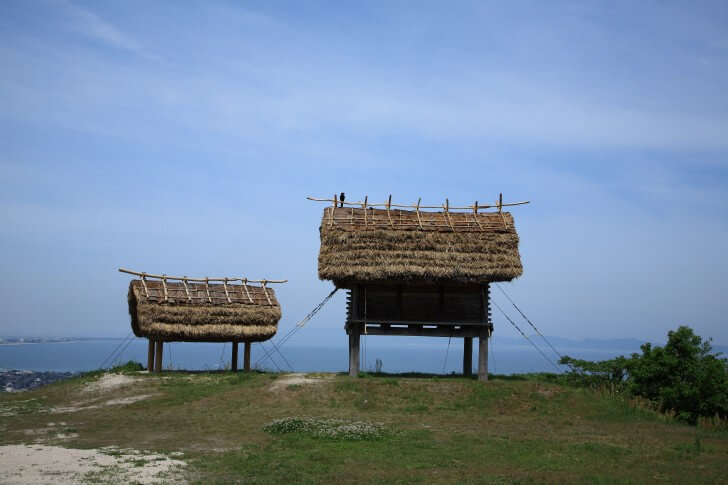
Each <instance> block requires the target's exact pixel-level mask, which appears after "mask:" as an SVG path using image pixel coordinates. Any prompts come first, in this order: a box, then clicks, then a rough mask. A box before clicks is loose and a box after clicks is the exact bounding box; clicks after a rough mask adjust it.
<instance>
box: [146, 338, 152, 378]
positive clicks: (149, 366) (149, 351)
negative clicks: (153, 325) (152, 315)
mask: <svg viewBox="0 0 728 485" xmlns="http://www.w3.org/2000/svg"><path fill="white" fill-rule="evenodd" d="M147 372H154V340H152V339H149V346H148V347H147Z"/></svg>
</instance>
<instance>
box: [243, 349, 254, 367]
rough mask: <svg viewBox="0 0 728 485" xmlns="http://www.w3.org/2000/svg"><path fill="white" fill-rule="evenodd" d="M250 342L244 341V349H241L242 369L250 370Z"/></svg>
mask: <svg viewBox="0 0 728 485" xmlns="http://www.w3.org/2000/svg"><path fill="white" fill-rule="evenodd" d="M251 345H252V344H251V343H250V342H245V349H244V350H243V370H244V371H245V372H250V346H251Z"/></svg>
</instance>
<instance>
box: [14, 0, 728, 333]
mask: <svg viewBox="0 0 728 485" xmlns="http://www.w3.org/2000/svg"><path fill="white" fill-rule="evenodd" d="M727 26H728V4H726V3H725V2H656V3H652V2H646V1H645V2H610V3H596V2H563V3H562V2H484V1H483V2H421V1H417V2H414V1H412V2H245V3H243V2H199V3H198V2H185V3H183V4H180V3H178V2H164V1H156V2H147V1H140V2H133V1H127V2H80V1H74V2H72V1H66V0H58V1H4V2H2V3H0V66H2V76H0V106H2V108H0V227H1V228H2V231H1V232H0V271H1V272H2V277H1V278H0V294H2V297H1V299H0V301H1V302H2V306H3V311H2V313H1V314H0V334H2V335H119V336H123V335H126V334H127V333H128V331H129V321H128V315H127V310H126V299H125V297H126V287H127V285H128V280H129V278H127V277H126V276H124V275H121V274H119V273H117V272H116V269H117V268H118V267H120V266H125V267H130V268H133V269H138V270H144V271H148V272H164V273H167V274H187V275H190V276H193V275H194V276H205V275H209V276H232V275H241V274H242V275H245V276H248V277H251V278H259V277H267V278H288V279H289V280H290V282H289V283H288V284H286V285H282V286H281V287H279V288H278V293H279V298H280V300H281V302H282V304H283V312H284V317H283V320H282V322H281V328H282V330H283V331H285V330H287V329H288V328H290V327H291V326H292V325H294V324H295V323H296V322H297V321H298V320H300V318H302V317H303V316H304V315H305V314H306V313H307V312H308V311H309V310H310V309H311V308H312V307H313V306H314V305H315V304H317V303H318V301H320V300H321V299H322V298H323V297H324V296H325V295H326V294H327V293H328V291H329V290H330V288H331V284H330V283H329V282H320V281H319V280H318V278H317V271H316V269H317V268H316V266H317V252H318V224H319V220H320V216H321V211H322V206H321V205H319V204H316V203H313V202H308V201H306V199H305V198H306V196H309V195H311V196H330V195H331V194H333V193H335V192H341V191H345V192H346V193H347V195H348V197H349V198H350V199H356V200H359V199H361V198H362V197H363V196H364V195H368V196H369V198H370V200H384V199H385V198H386V197H387V196H388V195H389V194H393V198H394V200H395V201H399V202H414V201H416V200H417V198H418V197H422V198H423V202H427V203H434V204H438V203H442V202H443V201H444V199H445V197H448V198H449V200H450V201H451V203H453V204H458V205H459V204H463V205H465V204H470V203H472V202H473V201H475V200H478V201H481V202H485V201H488V200H494V199H495V198H496V197H497V194H498V193H499V192H503V193H504V197H505V199H506V200H524V199H526V200H531V201H532V203H531V204H530V205H528V206H524V207H518V208H515V209H514V210H513V214H514V216H515V219H516V225H517V228H518V231H519V233H520V236H521V254H522V257H523V262H524V274H523V276H522V277H521V278H520V279H518V280H517V281H515V282H514V283H512V284H508V285H506V286H505V288H506V290H507V291H509V292H510V293H511V294H512V296H513V297H514V299H515V300H516V301H517V302H518V303H519V304H520V305H521V306H522V308H523V309H524V310H525V311H526V313H527V314H528V315H529V317H531V319H532V320H533V321H534V322H535V323H536V324H537V325H539V326H540V328H541V330H542V331H543V332H544V333H547V334H551V335H559V336H564V337H571V338H587V337H596V338H611V337H635V338H643V339H651V340H657V341H659V340H664V338H665V334H666V333H667V331H668V330H670V329H674V328H676V327H677V326H678V325H680V324H689V325H691V326H693V327H694V328H695V329H696V331H697V332H698V333H699V334H700V335H703V336H705V337H708V336H712V337H714V338H715V340H716V341H717V342H719V343H725V342H728V326H727V325H726V315H728V299H727V298H726V297H725V295H726V294H728V283H726V276H725V275H726V274H728V251H727V249H726V248H728V190H727V189H728V90H726V86H728V27H727ZM495 296H496V297H497V296H498V295H497V294H496V295H495ZM499 301H500V300H499ZM343 317H344V302H343V295H338V296H337V298H336V299H335V300H333V301H332V303H331V304H330V306H329V307H327V308H326V310H325V311H324V312H323V313H322V314H321V316H320V317H317V319H316V320H315V321H313V322H312V323H311V325H315V326H317V327H320V328H331V333H330V335H331V339H332V341H338V340H340V341H341V343H342V345H343V344H344V342H345V334H344V331H343V328H342V327H343ZM494 318H495V324H496V332H501V334H502V335H507V336H513V335H514V334H515V333H514V330H513V329H512V328H510V325H508V324H507V322H505V321H504V320H503V318H502V317H501V316H500V315H499V314H498V313H497V312H496V313H494ZM496 335H497V334H496Z"/></svg>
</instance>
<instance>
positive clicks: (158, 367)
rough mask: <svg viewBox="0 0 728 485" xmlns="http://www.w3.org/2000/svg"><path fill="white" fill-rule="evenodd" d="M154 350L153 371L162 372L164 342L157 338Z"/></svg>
mask: <svg viewBox="0 0 728 485" xmlns="http://www.w3.org/2000/svg"><path fill="white" fill-rule="evenodd" d="M156 346H157V348H156V351H155V354H156V355H155V356H154V372H162V351H163V350H164V342H162V341H161V340H157V342H156Z"/></svg>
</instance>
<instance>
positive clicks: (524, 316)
mask: <svg viewBox="0 0 728 485" xmlns="http://www.w3.org/2000/svg"><path fill="white" fill-rule="evenodd" d="M495 286H497V287H498V289H499V290H501V293H503V295H505V297H506V298H508V301H510V302H511V305H513V308H515V309H516V310H518V313H520V314H521V316H522V317H523V318H524V319H525V320H526V321H527V322H528V324H529V325H531V327H532V328H533V329H534V330H535V331H536V333H537V334H538V335H539V337H541V338H542V339H543V341H544V342H546V343H547V344H548V346H549V347H551V350H553V351H554V353H556V355H558V356H559V358H561V359H563V358H564V356H563V355H561V354H560V353H559V351H558V350H556V349H555V348H554V346H553V345H551V342H549V341H548V340H546V337H544V336H543V335H542V334H541V332H539V330H538V329H537V328H536V325H534V324H533V323H531V320H529V319H528V317H527V316H526V315H525V314H524V313H523V312H522V311H521V309H520V308H518V305H516V304H515V303H514V302H513V300H511V297H510V296H508V294H507V293H506V292H505V290H504V289H503V288H501V285H499V284H498V283H496V284H495Z"/></svg>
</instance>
